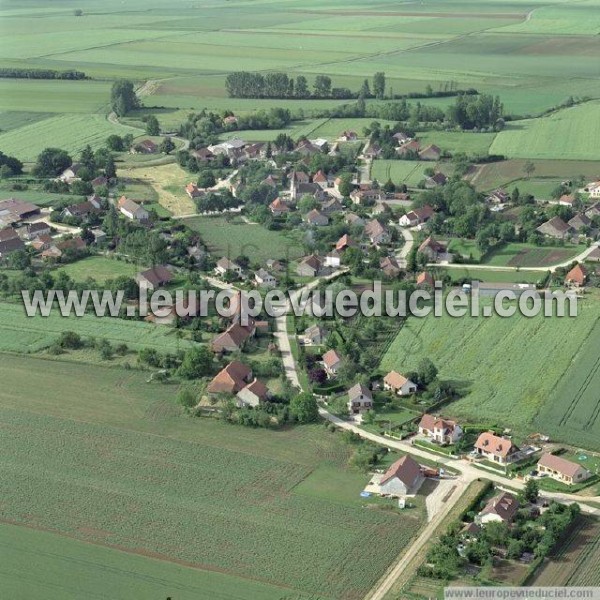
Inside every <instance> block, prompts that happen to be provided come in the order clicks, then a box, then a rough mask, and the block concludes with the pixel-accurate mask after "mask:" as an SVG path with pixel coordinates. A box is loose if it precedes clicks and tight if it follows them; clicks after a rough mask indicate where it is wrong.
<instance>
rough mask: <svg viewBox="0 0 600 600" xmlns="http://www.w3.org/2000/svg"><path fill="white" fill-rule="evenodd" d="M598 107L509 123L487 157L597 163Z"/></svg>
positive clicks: (595, 104)
mask: <svg viewBox="0 0 600 600" xmlns="http://www.w3.org/2000/svg"><path fill="white" fill-rule="evenodd" d="M599 110H600V104H599V103H598V102H587V103H585V104H582V105H579V106H574V107H572V108H567V109H564V110H560V111H558V112H556V113H553V114H552V115H550V116H548V117H543V118H541V119H530V120H526V121H518V122H516V123H509V124H508V125H507V127H506V129H505V130H504V131H502V132H500V133H499V134H498V135H497V136H496V139H495V140H494V142H493V143H492V145H491V147H490V154H502V155H504V156H507V157H509V158H530V159H537V158H555V159H564V160H599V159H600V148H599V147H598V143H597V142H598V138H599V137H600V119H598V118H597V115H598V111H599Z"/></svg>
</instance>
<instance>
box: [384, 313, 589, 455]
mask: <svg viewBox="0 0 600 600" xmlns="http://www.w3.org/2000/svg"><path fill="white" fill-rule="evenodd" d="M482 303H483V301H482ZM599 317H600V308H599V307H598V306H597V305H596V303H595V301H588V302H585V301H580V302H579V306H578V315H577V317H562V318H552V319H550V318H545V317H543V316H542V315H540V316H537V317H534V318H527V317H524V316H522V315H515V316H513V317H510V318H501V317H498V316H492V317H490V318H481V317H479V318H473V317H464V318H461V319H453V318H451V317H449V316H447V315H445V316H443V317H441V318H435V317H431V316H429V317H427V318H425V319H418V318H410V319H409V320H408V321H407V323H406V324H405V326H404V327H403V328H402V329H401V330H400V332H399V333H398V336H397V337H396V339H395V340H394V342H393V343H392V345H391V346H390V348H389V350H388V352H387V353H386V355H385V356H384V358H383V361H382V364H381V367H382V369H383V370H390V369H396V370H398V371H400V372H403V371H407V370H413V369H414V368H415V367H416V366H417V364H418V362H419V360H420V359H421V358H423V357H429V358H431V360H432V361H433V362H434V363H435V364H436V366H437V367H438V368H439V370H440V377H441V378H442V379H447V380H452V381H454V382H456V383H457V384H459V386H460V387H461V388H466V390H467V392H466V394H465V395H464V397H462V398H461V399H459V400H457V401H456V402H454V403H452V405H450V406H449V407H448V408H447V412H449V413H450V414H451V415H453V416H457V417H460V418H464V419H467V420H471V421H476V422H481V420H482V419H483V420H486V421H489V420H491V421H497V422H498V423H502V425H503V426H506V427H511V428H513V429H514V430H515V431H518V432H520V433H523V432H529V431H543V432H546V429H548V430H550V431H549V432H550V433H551V434H552V435H553V436H556V439H559V440H562V441H566V442H569V441H572V440H573V439H574V437H573V436H574V435H575V433H574V432H575V431H577V432H578V433H577V436H578V438H577V439H579V440H580V443H583V440H584V439H585V442H586V443H587V445H588V446H589V447H590V448H597V447H598V440H599V439H600V437H599V436H598V433H599V429H598V424H600V420H597V421H595V424H590V427H589V428H588V429H587V430H586V429H575V428H576V427H578V426H579V427H580V423H581V422H584V423H585V422H586V421H585V419H586V418H587V419H588V420H589V419H591V418H592V417H594V415H595V413H594V410H595V404H594V401H593V400H591V397H592V396H591V394H593V393H592V389H594V385H595V386H597V382H595V380H594V381H593V382H591V383H590V384H589V386H588V388H587V389H588V391H586V386H585V384H586V382H588V380H587V379H586V374H587V373H589V369H590V366H591V365H593V364H595V361H596V360H599V358H598V357H599V356H600V348H598V344H597V341H596V340H597V339H598V337H597V336H598V325H597V323H598V318H599ZM582 340H585V341H586V342H585V344H584V346H585V350H586V351H585V353H584V352H583V350H582ZM594 343H595V346H594ZM590 361H591V365H590ZM579 365H581V366H579ZM576 373H579V375H578V377H579V379H578V380H577V381H578V385H577V387H575V385H574V384H573V385H572V388H571V390H569V392H568V394H567V393H566V389H565V388H564V387H562V386H563V383H564V382H565V381H566V379H567V378H572V377H575V374H576ZM594 376H595V375H594ZM590 379H591V377H590ZM558 388H560V389H561V390H563V393H562V394H561V395H558ZM582 388H583V392H582V393H581V397H580V396H578V391H580V390H581V389H582ZM596 389H597V388H596ZM574 403H575V404H576V408H575V409H574V413H573V414H572V416H571V419H570V420H569V421H568V424H567V425H560V421H561V420H562V419H563V417H564V415H567V416H568V409H569V406H571V405H572V404H574ZM580 409H581V410H580ZM569 426H570V427H571V428H569ZM582 436H583V437H582Z"/></svg>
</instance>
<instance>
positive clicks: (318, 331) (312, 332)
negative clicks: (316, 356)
mask: <svg viewBox="0 0 600 600" xmlns="http://www.w3.org/2000/svg"><path fill="white" fill-rule="evenodd" d="M303 339H304V343H305V344H312V345H313V346H320V345H321V344H322V343H323V342H324V341H325V340H326V339H327V330H326V329H325V328H324V327H322V326H321V325H318V324H316V325H311V326H310V327H307V328H306V329H305V330H304V335H303Z"/></svg>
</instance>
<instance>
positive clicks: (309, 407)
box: [290, 392, 319, 423]
mask: <svg viewBox="0 0 600 600" xmlns="http://www.w3.org/2000/svg"><path fill="white" fill-rule="evenodd" d="M290 414H291V415H292V416H293V417H294V418H295V419H296V421H298V422H299V423H314V422H315V421H316V420H317V419H318V418H319V406H318V405H317V401H316V399H315V397H314V396H313V395H312V394H309V393H308V392H303V393H301V394H298V395H297V396H295V397H294V398H292V401H291V402H290Z"/></svg>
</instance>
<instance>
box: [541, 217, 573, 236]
mask: <svg viewBox="0 0 600 600" xmlns="http://www.w3.org/2000/svg"><path fill="white" fill-rule="evenodd" d="M536 231H537V232H538V233H541V234H542V235H544V236H546V237H553V238H557V239H559V240H564V239H566V238H568V237H569V236H570V235H572V234H573V228H572V227H571V226H570V225H569V224H568V223H565V222H564V221H563V220H562V219H561V218H560V217H552V218H551V219H550V220H549V221H546V222H545V223H542V224H541V225H540V226H539V227H538V228H537V229H536Z"/></svg>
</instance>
